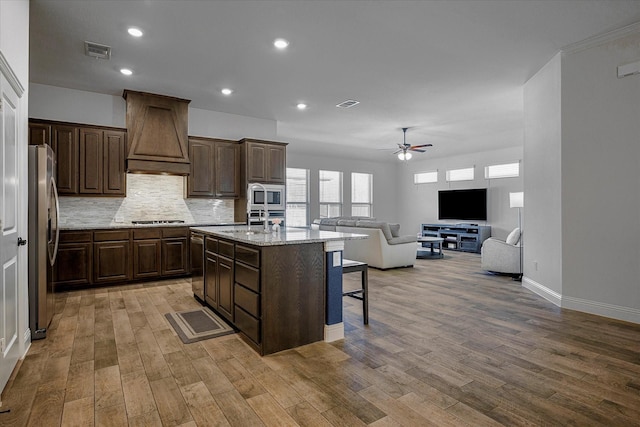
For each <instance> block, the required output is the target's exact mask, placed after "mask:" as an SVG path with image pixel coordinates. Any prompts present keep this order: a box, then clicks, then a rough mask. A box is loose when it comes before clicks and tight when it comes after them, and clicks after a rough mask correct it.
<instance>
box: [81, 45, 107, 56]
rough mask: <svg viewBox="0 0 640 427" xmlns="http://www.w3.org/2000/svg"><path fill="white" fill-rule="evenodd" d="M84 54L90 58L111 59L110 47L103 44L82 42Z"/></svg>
mask: <svg viewBox="0 0 640 427" xmlns="http://www.w3.org/2000/svg"><path fill="white" fill-rule="evenodd" d="M84 54H85V55H87V56H91V57H92V58H100V59H109V58H111V47H110V46H105V45H103V44H98V43H93V42H84Z"/></svg>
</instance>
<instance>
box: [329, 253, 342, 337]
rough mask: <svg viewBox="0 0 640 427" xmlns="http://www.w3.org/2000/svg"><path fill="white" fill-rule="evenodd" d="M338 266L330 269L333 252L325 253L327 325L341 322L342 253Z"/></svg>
mask: <svg viewBox="0 0 640 427" xmlns="http://www.w3.org/2000/svg"><path fill="white" fill-rule="evenodd" d="M338 252H340V265H338V266H336V267H332V265H333V254H334V252H327V253H326V254H325V256H326V266H327V272H326V273H327V322H326V323H327V325H335V324H336V323H341V322H342V251H338Z"/></svg>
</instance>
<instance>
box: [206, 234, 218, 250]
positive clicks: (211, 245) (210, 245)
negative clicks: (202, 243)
mask: <svg viewBox="0 0 640 427" xmlns="http://www.w3.org/2000/svg"><path fill="white" fill-rule="evenodd" d="M206 240H207V252H211V253H214V254H217V253H218V239H213V238H211V237H207V239H206Z"/></svg>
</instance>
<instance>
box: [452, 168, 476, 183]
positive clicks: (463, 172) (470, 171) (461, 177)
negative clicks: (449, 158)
mask: <svg viewBox="0 0 640 427" xmlns="http://www.w3.org/2000/svg"><path fill="white" fill-rule="evenodd" d="M474 170H475V168H466V169H451V170H448V171H447V181H473V178H474Z"/></svg>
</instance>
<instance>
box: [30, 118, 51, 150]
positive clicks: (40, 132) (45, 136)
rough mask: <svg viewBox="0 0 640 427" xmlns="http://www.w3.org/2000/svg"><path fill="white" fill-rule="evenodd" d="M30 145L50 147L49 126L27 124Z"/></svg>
mask: <svg viewBox="0 0 640 427" xmlns="http://www.w3.org/2000/svg"><path fill="white" fill-rule="evenodd" d="M29 144H30V145H44V144H49V145H51V125H48V124H44V123H29Z"/></svg>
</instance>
